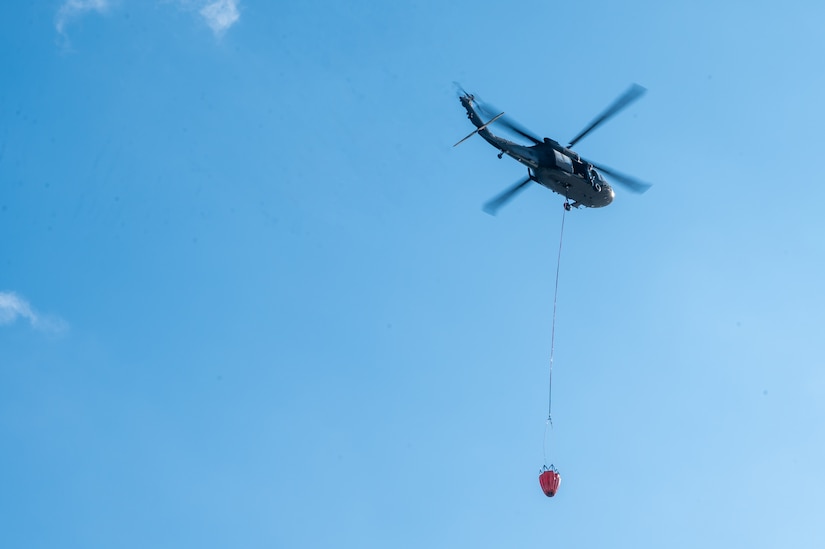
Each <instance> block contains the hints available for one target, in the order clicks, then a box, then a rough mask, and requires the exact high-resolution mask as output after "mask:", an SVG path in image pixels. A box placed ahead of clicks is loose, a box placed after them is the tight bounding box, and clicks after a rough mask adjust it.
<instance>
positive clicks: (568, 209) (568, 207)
mask: <svg viewBox="0 0 825 549" xmlns="http://www.w3.org/2000/svg"><path fill="white" fill-rule="evenodd" d="M564 209H565V210H567V211H568V212H569V211H570V202H565V203H564Z"/></svg>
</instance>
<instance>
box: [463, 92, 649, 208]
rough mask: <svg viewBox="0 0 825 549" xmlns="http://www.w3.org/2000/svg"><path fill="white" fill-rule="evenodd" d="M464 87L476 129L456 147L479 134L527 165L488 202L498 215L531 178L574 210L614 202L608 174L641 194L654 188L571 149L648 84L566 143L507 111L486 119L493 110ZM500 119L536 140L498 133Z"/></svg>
mask: <svg viewBox="0 0 825 549" xmlns="http://www.w3.org/2000/svg"><path fill="white" fill-rule="evenodd" d="M459 91H460V95H459V101H461V105H462V106H463V107H464V108H465V109H466V110H467V117H468V118H469V119H470V121H471V122H472V123H473V125H474V126H475V127H476V129H475V130H474V131H473V132H472V133H471V134H470V135H468V136H467V137H465V138H464V139H462V140H461V141H459V142H458V143H456V144H455V145H459V144H461V143H463V142H464V141H465V140H467V139H469V138H470V137H472V136H473V135H475V134H479V135H480V136H481V137H483V138H484V140H485V141H487V142H488V143H490V144H491V145H492V146H493V147H495V148H497V149H498V150H499V151H500V152H499V153H498V157H499V158H501V157H502V156H504V155H505V154H506V155H507V156H510V157H512V158H514V159H516V161H518V162H520V163H522V164H524V165H525V166H527V177H525V178H524V179H522V180H521V181H519V182H518V183H516V184H515V185H513V186H512V187H510V188H509V189H507V190H505V191H504V192H502V193H501V194H499V195H498V196H496V197H495V198H493V199H492V200H490V201H488V202H487V203H486V204H485V205H484V211H485V212H487V213H489V214H492V215H495V214H496V212H497V211H498V209H499V208H501V207H502V206H503V205H504V204H506V203H507V202H509V201H510V199H512V198H513V197H514V196H515V195H516V193H518V192H519V191H521V190H522V189H524V187H525V186H526V185H527V184H528V183H530V182H531V181H535V182H536V183H538V184H539V185H541V186H543V187H547V188H548V189H550V190H551V191H553V192H556V193H558V194H560V195H562V196H563V197H564V198H565V202H564V208H565V209H566V210H568V211H569V210H570V208H571V207H574V208H578V207H580V206H584V207H587V208H601V207H604V206H607V205H608V204H610V203H611V202H613V197H614V196H615V194H614V192H613V188H612V187H611V186H610V184H609V183H608V182H607V181H606V180H605V178H604V176H603V175H602V173H604V174H605V175H607V176H608V177H609V178H611V179H612V180H613V181H615V182H617V183H619V184H620V185H623V186H624V187H625V188H627V189H628V190H630V191H633V192H635V193H643V192H645V191H646V190H647V189H649V188H650V185H649V184H647V183H643V182H642V181H639V180H638V179H636V178H633V177H630V176H628V175H624V174H622V173H619V172H617V171H615V170H613V169H610V168H606V167H604V166H601V165H599V164H596V163H594V162H591V161H589V160H587V159H585V158H582V157H581V156H579V154H578V153H576V152H574V151H572V150H571V147H573V145H575V144H576V143H578V142H579V141H580V140H581V139H582V138H583V137H585V136H586V135H587V134H589V133H590V132H592V131H593V130H595V129H596V128H598V127H599V126H600V125H602V124H603V123H604V122H606V121H607V120H609V119H610V118H612V117H613V116H615V115H616V114H617V113H618V112H619V111H621V110H622V109H624V108H626V107H627V106H628V105H630V103H632V102H633V101H635V100H636V99H638V98H639V97H641V95H642V94H643V93H644V92H645V88H643V87H642V86H639V85H638V84H634V85H632V86H631V87H630V88H629V89H628V90H627V91H626V92H625V93H623V94H622V95H620V96H619V97H618V98H617V99H616V100H615V101H614V102H613V103H612V104H611V105H610V106H609V107H608V108H607V109H605V110H604V112H602V113H601V114H600V115H599V116H597V117H596V118H595V119H594V120H593V122H591V123H590V124H589V125H588V126H587V127H586V128H585V129H584V130H582V131H581V132H579V134H578V135H576V137H574V138H573V139H571V140H570V143H569V144H568V145H567V146H566V147H565V146H563V145H561V144H560V143H559V142H558V141H554V140H552V139H550V138H547V137H545V138H544V139H539V138H538V137H536V136H535V135H534V134H532V133H530V132H529V131H527V130H526V129H524V128H523V127H522V126H520V125H519V124H517V123H515V122H514V121H512V120H510V119H508V118H506V117H504V113H503V112H502V113H500V114H498V115H496V116H494V117H492V118H491V119H490V120H489V121H488V122H485V121H484V118H482V116H486V117H487V118H490V117H491V116H492V113H490V112H489V109H488V108H485V107H484V106H483V105H482V104H480V103H479V102H478V101H477V100H476V98H475V97H474V96H473V95H471V94H469V93H467V92H466V91H464V90H463V89H461V87H460V86H459ZM494 122H498V123H499V124H502V125H503V126H504V127H506V128H508V129H510V130H511V131H513V132H515V133H516V134H518V135H520V136H522V137H524V138H525V139H527V140H529V141H531V142H532V143H533V145H531V146H525V145H519V144H518V143H514V142H512V141H508V140H507V139H503V138H501V137H498V136H496V135H493V134H492V132H490V130H489V129H487V127H488V126H490V125H491V124H492V123H494ZM455 145H454V146H455ZM571 201H572V203H571Z"/></svg>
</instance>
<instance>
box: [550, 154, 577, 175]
mask: <svg viewBox="0 0 825 549" xmlns="http://www.w3.org/2000/svg"><path fill="white" fill-rule="evenodd" d="M553 153H554V154H555V155H556V167H557V168H558V169H560V170H562V171H565V172H567V173H573V159H572V158H570V157H569V156H567V155H565V154H562V153H560V152H559V151H557V150H553Z"/></svg>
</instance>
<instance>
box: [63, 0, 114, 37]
mask: <svg viewBox="0 0 825 549" xmlns="http://www.w3.org/2000/svg"><path fill="white" fill-rule="evenodd" d="M109 4H110V0H66V1H65V2H63V5H62V6H60V8H58V10H57V15H56V16H55V18H54V25H55V27H56V28H57V32H59V33H60V34H62V35H65V34H66V25H67V24H68V23H69V21H72V20H73V19H77V18H78V17H80V16H81V15H83V14H85V13H88V12H90V11H96V12H98V13H104V12H105V11H106V10H108V9H109Z"/></svg>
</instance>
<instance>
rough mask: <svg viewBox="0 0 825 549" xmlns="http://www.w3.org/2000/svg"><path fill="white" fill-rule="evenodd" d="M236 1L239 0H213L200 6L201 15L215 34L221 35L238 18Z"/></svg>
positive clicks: (239, 15)
mask: <svg viewBox="0 0 825 549" xmlns="http://www.w3.org/2000/svg"><path fill="white" fill-rule="evenodd" d="M238 2H240V0H215V1H214V2H210V3H208V4H206V5H205V6H204V7H203V8H201V10H200V14H201V17H203V18H204V19H205V20H206V24H207V25H209V27H210V28H211V29H212V32H214V33H215V35H216V36H220V35H222V34H223V33H224V32H226V30H227V29H229V27H231V26H232V25H234V24H235V23H237V22H238V19H240V17H241V14H240V12H239V11H238Z"/></svg>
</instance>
